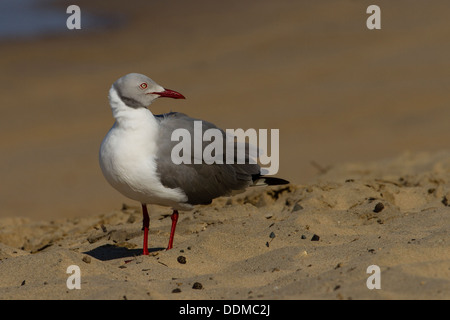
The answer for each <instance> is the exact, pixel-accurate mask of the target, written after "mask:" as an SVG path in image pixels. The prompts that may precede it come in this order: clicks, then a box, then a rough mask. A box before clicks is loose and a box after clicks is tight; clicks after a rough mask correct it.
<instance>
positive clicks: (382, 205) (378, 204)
mask: <svg viewBox="0 0 450 320" xmlns="http://www.w3.org/2000/svg"><path fill="white" fill-rule="evenodd" d="M383 209H384V204H382V203H381V202H378V203H377V204H376V205H375V208H374V209H373V212H375V213H378V212H381V211H383Z"/></svg>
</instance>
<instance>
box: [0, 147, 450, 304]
mask: <svg viewBox="0 0 450 320" xmlns="http://www.w3.org/2000/svg"><path fill="white" fill-rule="evenodd" d="M449 199H450V153H448V152H446V153H436V154H419V155H411V154H405V155H403V156H401V157H398V158H395V159H391V160H385V161H383V163H370V164H367V163H363V164H348V165H343V166H341V167H337V168H335V169H332V170H330V171H329V172H327V173H326V174H324V175H323V176H321V177H320V178H318V179H317V181H316V182H315V183H312V184H309V185H304V186H300V185H288V186H283V187H277V188H275V187H273V188H270V189H265V188H260V187H257V188H253V189H251V190H250V191H248V192H247V193H245V194H241V195H238V196H235V197H233V198H220V199H216V200H215V201H214V203H213V204H212V205H209V206H203V207H199V208H198V209H196V210H195V211H192V212H186V213H182V214H181V215H180V220H179V223H178V229H177V234H176V238H175V246H174V248H173V249H172V250H168V251H166V250H164V248H165V246H166V245H167V240H168V236H169V230H170V223H171V221H170V216H169V213H170V212H169V211H168V210H167V209H163V208H161V207H156V206H155V207H153V206H151V207H150V212H151V217H152V218H151V227H150V255H149V256H142V255H141V250H142V231H141V226H142V222H141V213H140V208H138V207H133V206H129V205H124V206H123V208H121V209H120V210H115V211H112V212H110V213H108V214H103V215H98V216H95V217H89V218H83V219H61V220H56V221H41V222H32V221H30V220H26V219H17V218H9V219H7V218H6V219H2V220H0V242H1V243H2V244H1V247H0V259H1V260H0V269H1V274H2V277H1V286H0V298H1V299H449V298H450V267H449V266H450V238H449V233H448V226H449V224H450V203H449ZM180 257H184V261H183V258H180ZM183 262H184V263H183ZM71 265H76V266H78V267H79V268H80V270H81V289H68V287H67V285H66V281H67V278H68V277H69V276H70V275H71V274H67V273H66V271H67V268H68V267H69V266H71ZM371 265H377V266H379V268H380V270H381V274H380V281H381V282H380V283H381V288H380V289H372V290H369V289H368V288H367V285H366V281H367V279H368V277H369V276H370V275H371V274H368V273H367V268H368V267H369V266H371ZM195 283H200V284H201V289H194V288H193V286H194V284H195Z"/></svg>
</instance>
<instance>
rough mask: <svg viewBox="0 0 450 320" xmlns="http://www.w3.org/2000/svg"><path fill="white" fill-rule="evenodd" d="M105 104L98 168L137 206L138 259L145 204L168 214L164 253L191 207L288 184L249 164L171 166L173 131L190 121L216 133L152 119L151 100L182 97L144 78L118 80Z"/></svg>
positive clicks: (182, 120)
mask: <svg viewBox="0 0 450 320" xmlns="http://www.w3.org/2000/svg"><path fill="white" fill-rule="evenodd" d="M108 98H109V103H110V106H111V110H112V114H113V117H114V119H115V122H114V124H113V126H112V128H111V129H110V130H109V131H108V133H107V135H106V136H105V138H104V139H103V141H102V143H101V146H100V152H99V162H100V167H101V170H102V172H103V175H104V176H105V178H106V180H107V181H108V182H109V184H110V185H111V186H112V187H113V188H115V189H116V190H117V191H119V192H120V193H121V194H123V195H124V196H126V197H128V198H130V199H133V200H135V201H139V202H140V203H141V206H142V215H143V230H144V241H143V255H148V254H149V251H148V230H149V225H150V218H149V214H148V210H147V205H148V204H156V205H160V206H166V207H170V208H172V215H171V220H172V227H171V231H170V238H169V243H168V246H167V250H169V249H172V248H173V239H174V235H175V228H176V225H177V221H178V216H179V213H178V210H180V211H183V210H192V209H193V208H194V206H195V205H206V204H210V203H211V202H212V200H213V199H215V198H217V197H220V196H230V195H233V194H235V193H239V192H243V191H244V190H245V189H246V188H247V187H249V186H253V185H281V184H287V183H289V182H288V181H286V180H283V179H279V178H275V177H266V176H263V175H262V173H261V168H260V166H259V165H258V164H257V163H250V161H246V162H245V163H243V164H238V163H231V164H229V163H222V164H218V163H213V164H206V163H205V162H204V161H202V162H201V163H200V164H194V161H193V162H192V163H190V164H185V163H180V164H175V163H174V161H172V157H171V155H172V149H173V147H174V145H175V144H176V142H174V141H172V133H173V132H174V130H176V129H180V128H183V129H186V130H188V131H189V132H192V131H193V130H194V122H195V121H202V125H203V130H206V129H211V128H215V129H218V130H220V129H219V128H217V127H216V126H215V125H214V124H212V123H210V122H207V121H203V120H199V119H194V118H191V117H189V116H187V115H186V114H184V113H180V112H170V113H165V114H161V115H154V114H153V113H152V112H151V111H150V110H149V109H148V107H149V106H150V105H151V104H152V102H153V101H155V100H156V99H158V98H173V99H185V97H184V96H183V95H182V94H181V93H178V92H176V91H174V90H170V89H166V88H164V87H162V86H160V85H159V84H157V83H156V82H155V81H153V80H152V79H150V78H149V77H147V76H145V75H143V74H139V73H130V74H127V75H125V76H123V77H121V78H120V79H118V80H117V81H116V82H114V83H113V85H112V86H111V88H110V90H109V95H108ZM221 131H222V132H223V130H221ZM224 139H225V138H224ZM203 147H204V144H203ZM247 155H248V154H247ZM246 160H249V156H246ZM196 162H198V161H196Z"/></svg>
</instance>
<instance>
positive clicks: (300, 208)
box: [292, 202, 303, 212]
mask: <svg viewBox="0 0 450 320" xmlns="http://www.w3.org/2000/svg"><path fill="white" fill-rule="evenodd" d="M300 210H303V207H302V206H301V205H300V204H298V202H297V203H296V204H295V205H294V208H292V212H295V211H300Z"/></svg>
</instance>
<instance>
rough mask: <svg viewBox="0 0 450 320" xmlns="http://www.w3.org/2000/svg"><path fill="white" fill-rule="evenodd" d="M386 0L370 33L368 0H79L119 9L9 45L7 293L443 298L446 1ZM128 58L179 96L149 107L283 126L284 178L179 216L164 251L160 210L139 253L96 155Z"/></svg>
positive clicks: (3, 193) (447, 181) (449, 157)
mask: <svg viewBox="0 0 450 320" xmlns="http://www.w3.org/2000/svg"><path fill="white" fill-rule="evenodd" d="M377 2H378V3H377V4H378V5H379V6H380V7H381V9H382V29H381V30H376V31H370V30H368V29H367V28H366V24H365V21H366V19H367V17H368V15H367V14H366V8H367V6H368V5H370V4H372V3H371V2H369V1H358V2H356V1H321V2H320V3H319V2H313V1H288V0H286V1H284V0H283V1H277V2H274V1H268V0H267V1H266V0H264V1H258V2H252V1H247V2H242V1H240V2H238V1H227V2H226V3H223V4H220V3H212V2H211V1H194V2H189V3H186V2H185V1H184V2H183V1H181V0H179V1H178V0H176V1H171V2H170V3H168V2H156V1H155V2H153V1H135V5H133V6H124V5H123V1H109V2H108V4H107V5H106V4H105V3H97V2H96V3H90V1H78V5H79V6H80V7H81V8H82V12H84V10H85V11H86V12H89V13H91V14H94V15H95V14H97V15H99V16H100V17H102V18H105V19H107V20H108V21H109V22H108V24H107V25H104V26H102V27H98V29H97V28H91V29H83V28H82V30H79V31H67V30H66V31H65V32H64V33H63V34H60V35H47V36H42V37H34V38H32V39H17V40H8V41H3V42H0V67H1V70H2V73H1V74H0V92H1V97H2V98H1V103H0V110H1V112H2V116H1V117H0V152H1V156H0V175H1V178H2V183H1V184H0V274H1V277H0V299H125V298H126V299H450V250H449V249H450V248H449V246H450V238H449V226H450V144H449V137H450V126H449V125H448V123H449V119H450V108H449V107H448V105H449V101H450V91H449V90H448V88H449V87H450V78H449V77H448V72H449V70H450V62H449V60H448V56H449V55H450V44H449V42H448V41H447V39H448V36H449V33H450V22H449V21H448V14H447V12H448V10H449V9H450V4H448V1H434V2H433V6H427V4H426V2H425V1H416V2H414V3H410V2H409V1H396V2H395V3H392V2H390V1H377ZM69 4H71V3H69V2H67V1H61V2H60V3H59V4H58V7H56V8H61V10H62V14H63V15H66V13H65V8H66V7H67V6H68V5H69ZM66 16H67V15H66ZM64 28H65V26H64ZM130 72H139V73H144V74H147V75H148V76H150V77H151V78H153V79H154V80H155V81H157V82H158V83H160V84H162V85H164V86H167V87H168V88H171V89H174V90H177V91H179V92H181V93H182V94H183V95H185V96H186V97H187V99H186V100H183V101H173V100H172V101H164V100H161V101H157V102H156V103H155V104H153V105H152V112H154V113H164V112H168V111H182V112H184V113H186V114H189V115H191V116H193V117H198V118H202V119H207V120H208V121H211V122H213V123H215V124H217V125H218V126H219V127H222V128H243V129H247V128H266V129H272V128H276V129H279V130H280V143H279V145H280V170H279V172H278V174H277V176H279V177H282V178H285V179H288V180H290V181H291V184H289V185H288V186H281V187H272V188H263V187H255V188H250V189H249V190H248V191H247V192H246V193H244V194H240V195H237V196H235V197H232V198H219V199H216V200H215V201H214V202H213V204H212V205H209V206H199V207H197V208H196V209H195V210H193V211H190V212H183V213H181V214H180V220H179V224H178V227H177V234H176V236H175V245H174V249H173V250H169V251H165V250H163V248H165V246H166V245H167V240H168V235H169V231H170V213H171V212H170V209H169V208H163V207H158V206H150V250H151V254H150V255H149V256H142V255H140V254H141V251H142V231H141V226H142V214H141V212H140V207H139V204H138V203H136V202H133V201H132V200H129V199H126V198H125V197H123V196H121V195H120V194H118V193H117V191H115V190H114V189H112V188H111V187H110V186H109V185H108V183H107V182H106V181H105V179H104V178H103V176H102V173H101V171H100V168H99V165H98V149H99V146H100V143H101V141H102V139H103V137H104V136H105V134H106V132H107V131H108V130H109V128H110V127H111V126H112V124H113V118H112V116H111V111H110V108H109V105H108V100H107V92H108V90H109V87H110V86H111V84H112V83H113V82H114V81H115V80H116V79H117V78H119V77H121V76H122V75H124V74H127V73H130ZM180 257H183V258H180ZM179 261H183V262H185V263H180V262H179ZM70 265H76V266H79V267H80V270H81V272H82V276H81V289H80V290H70V289H68V287H67V286H66V280H67V278H68V276H69V275H68V274H67V273H66V270H67V267H69V266H70ZM371 265H377V266H379V267H380V269H381V289H379V290H377V289H374V290H369V289H368V288H367V286H366V280H367V278H368V277H369V276H370V274H368V273H367V268H368V267H369V266H371ZM195 283H200V284H201V286H200V287H201V288H200V289H199V285H198V284H196V285H194V284H195ZM193 287H195V288H193Z"/></svg>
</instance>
